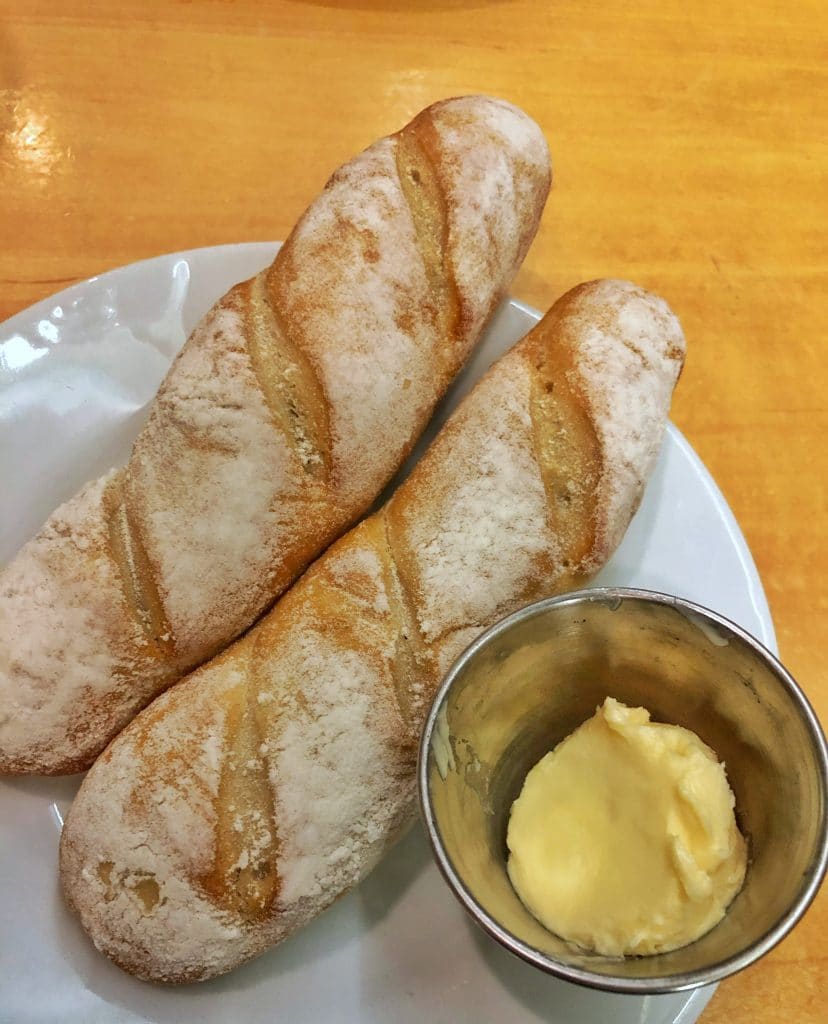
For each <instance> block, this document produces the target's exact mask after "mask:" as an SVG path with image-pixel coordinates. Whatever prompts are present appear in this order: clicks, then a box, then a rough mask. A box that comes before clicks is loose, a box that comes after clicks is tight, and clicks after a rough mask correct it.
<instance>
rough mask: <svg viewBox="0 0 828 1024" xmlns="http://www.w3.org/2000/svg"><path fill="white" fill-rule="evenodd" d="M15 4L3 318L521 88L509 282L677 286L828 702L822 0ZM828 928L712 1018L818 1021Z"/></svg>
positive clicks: (770, 586) (722, 442)
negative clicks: (518, 194) (470, 103)
mask: <svg viewBox="0 0 828 1024" xmlns="http://www.w3.org/2000/svg"><path fill="white" fill-rule="evenodd" d="M398 7H399V8H403V7H411V8H415V11H414V13H411V12H408V11H404V10H402V9H397V8H398ZM0 10H1V11H2V12H3V18H2V21H0V75H2V78H1V79H0V88H2V99H3V105H2V114H1V115H0V117H2V120H1V121H0V129H2V130H1V131H0V232H2V243H3V244H2V245H0V284H2V287H1V288H0V319H3V318H5V317H6V316H9V315H11V314H12V313H14V312H16V311H17V310H19V309H22V308H23V307H25V306H27V305H28V304H30V303H32V302H34V301H35V300H37V299H40V298H42V297H44V296H46V295H48V294H49V293H51V292H54V291H57V290H59V289H61V288H63V287H64V286H66V285H68V284H70V283H72V282H74V281H77V280H80V279H82V278H85V277H88V276H89V275H91V274H95V273H97V272H99V271H102V270H106V269H108V268H110V267H115V266H117V265H119V264H122V263H128V262H131V261H133V260H137V259H141V258H142V257H146V256H152V255H155V254H158V253H163V252H167V251H170V250H176V249H187V248H192V247H194V246H201V245H212V244H215V243H220V242H232V241H243V240H254V239H274V238H284V237H285V236H286V234H287V233H288V231H289V230H290V227H291V225H292V224H293V222H294V220H295V218H296V217H297V215H298V213H299V212H300V211H301V210H302V209H303V207H304V206H305V204H306V203H307V202H308V201H309V200H310V199H311V197H312V196H313V195H314V194H315V193H316V192H317V190H318V189H319V187H320V186H321V184H322V183H323V181H324V180H325V178H326V177H327V175H328V173H329V172H330V170H332V169H333V168H334V167H336V166H337V165H338V164H339V163H340V162H342V161H343V160H344V159H346V158H347V157H348V156H349V155H351V154H352V153H353V152H355V151H356V150H358V149H360V148H362V147H363V146H364V145H367V144H368V143H369V142H371V141H373V140H374V139H375V138H376V137H378V136H380V135H384V134H387V133H388V132H389V131H392V130H395V129H396V128H397V127H399V126H401V125H402V124H403V123H404V122H405V121H407V120H408V119H409V117H410V116H411V115H412V114H413V113H414V112H415V111H416V110H418V109H419V108H420V107H422V106H425V105H426V104H428V103H429V102H431V101H433V100H435V99H438V98H440V97H444V96H451V95H456V94H458V93H465V92H490V93H495V94H500V95H502V96H505V97H508V98H509V99H511V100H513V101H514V102H516V103H518V104H519V105H520V106H522V107H524V108H525V109H526V110H527V111H528V112H529V113H530V114H531V115H532V116H533V117H535V118H536V119H537V120H538V121H539V122H540V124H541V125H542V127H543V129H544V130H545V132H546V135H547V137H548V139H549V142H550V145H551V148H552V152H553V155H554V158H555V167H556V183H555V188H554V191H553V194H552V196H551V199H550V202H549V204H548V207H547V210H546V214H545V216H544V221H543V226H542V228H541V231H540V234H539V236H538V238H537V241H536V242H535V245H534V247H533V249H532V251H531V253H530V254H529V257H528V259H527V261H526V264H525V266H524V268H523V270H522V271H521V273H520V276H519V277H518V279H517V281H516V283H515V286H514V289H513V291H514V293H515V294H516V295H518V296H520V297H521V298H523V299H525V300H526V301H528V302H530V303H532V304H534V305H535V306H538V307H540V308H546V307H547V306H548V305H549V304H550V303H551V302H552V301H553V299H555V298H556V297H557V296H558V295H559V294H561V293H562V292H563V291H564V290H566V289H567V288H569V287H570V286H571V285H573V284H575V283H576V282H578V281H581V280H585V279H589V278H594V277H599V276H623V277H630V278H633V279H634V280H636V281H638V282H639V283H641V284H643V285H645V286H647V287H651V288H654V289H656V290H657V291H659V292H661V293H662V294H664V295H665V296H666V297H667V298H668V300H669V301H670V303H671V304H672V306H673V308H674V309H675V310H676V311H677V312H678V314H679V315H680V317H681V319H682V321H683V323H684V327H685V330H686V334H687V337H688V340H689V358H688V363H687V367H686V370H685V373H684V376H683V379H682V381H681V384H680V387H679V389H678V392H677V395H676V399H675V403H674V406H673V417H674V419H675V421H676V422H677V424H678V425H679V427H680V428H681V429H682V430H683V431H684V433H685V434H686V435H687V437H688V438H689V439H690V441H691V442H692V444H693V446H694V447H695V448H696V450H697V451H698V452H699V454H700V455H701V457H702V459H703V460H704V462H705V463H706V464H707V466H708V467H709V468H710V470H711V472H712V473H713V476H714V477H715V478H716V480H717V481H718V483H719V485H720V486H721V488H722V489H723V491H724V493H725V496H726V497H727V500H728V501H729V502H730V505H731V507H732V508H733V510H734V512H735V514H736V516H737V518H738V520H739V522H740V523H741V525H742V528H743V529H744V532H745V534H746V536H747V539H748V542H749V544H750V546H751V548H752V550H753V553H754V556H755V559H756V562H757V564H758V567H759V571H760V573H761V575H762V579H763V581H764V584H765V588H766V591H767V594H768V598H769V601H770V605H771V609H772V612H773V615H774V619H775V623H776V628H777V632H778V637H779V645H780V648H781V653H782V657H783V659H784V660H785V662H786V663H787V664H788V666H789V667H790V669H791V670H792V671H793V673H794V675H795V676H797V678H798V679H799V680H800V682H801V684H802V686H803V687H804V689H805V690H806V692H807V693H808V695H809V697H810V698H811V700H812V702H813V703H814V705H815V707H816V709H817V712H818V713H819V714H820V715H821V717H822V719H823V721H824V722H828V675H826V673H825V671H824V666H823V664H822V658H823V656H824V647H825V640H826V629H825V622H826V617H828V596H826V595H827V594H828V590H826V588H825V587H824V586H823V583H824V577H825V576H826V572H827V571H828V557H826V552H825V530H826V522H827V521H828V514H827V513H826V477H827V476H828V474H827V473H826V470H828V461H826V454H825V453H826V435H828V415H826V408H828V400H827V399H826V385H828V379H827V378H826V371H825V364H826V355H828V346H827V345H826V341H825V333H824V332H825V324H824V318H825V311H826V306H825V282H826V245H825V223H826V213H828V210H826V139H828V119H827V118H826V91H825V85H826V70H825V69H826V57H828V53H827V52H826V47H825V44H824V41H823V40H824V35H823V34H821V32H820V29H821V27H824V16H825V10H824V6H823V4H822V3H820V2H818V0H797V3H795V4H793V3H790V2H789V0H784V2H783V0H765V2H759V3H754V4H750V5H747V4H727V3H722V2H721V0H715V2H714V0H700V2H697V3H694V4H689V3H686V2H679V0H639V2H638V3H636V4H632V5H630V4H620V3H618V4H611V3H600V2H590V0H580V2H572V0H561V2H556V3H549V2H544V0H536V2H528V0H526V2H523V0H522V2H499V3H498V2H485V0H453V2H452V0H444V2H439V0H422V2H420V3H414V2H412V3H410V4H407V5H402V4H400V5H397V4H394V3H386V2H382V0H350V2H338V3H337V2H333V0H331V2H329V3H324V2H322V0H305V2H298V0H297V2H292V3H288V2H275V0H269V2H267V3H253V2H250V0H239V2H236V3H228V2H220V0H214V2H211V3H197V2H196V3H172V2H170V0H160V2H156V0H122V2H120V3H117V4H116V3H114V2H112V3H106V2H105V0H97V2H96V0H83V2H79V0H61V2H57V0H53V2H51V3H39V2H34V0H14V2H11V0H0ZM826 933H828V891H824V892H823V893H822V894H821V896H820V897H818V899H817V901H816V903H815V904H814V906H813V908H812V909H811V911H810V912H809V914H808V916H807V917H806V918H805V920H804V921H803V923H802V924H801V925H800V926H799V927H798V928H797V929H796V930H795V932H794V933H793V935H792V936H790V937H789V938H788V939H787V940H786V941H785V942H783V943H782V944H781V945H780V946H779V947H778V948H777V949H776V950H774V952H773V953H771V954H770V955H769V956H768V957H766V958H765V959H764V960H763V961H762V962H761V963H759V964H758V965H756V966H754V967H753V968H751V969H749V970H747V971H745V972H744V973H743V974H741V975H740V976H737V977H735V978H733V979H731V980H729V981H727V982H726V983H724V984H723V985H722V986H721V987H720V989H719V991H718V993H717V995H716V996H715V997H714V999H713V1001H712V1003H711V1004H710V1006H709V1008H708V1009H707V1010H706V1012H705V1014H704V1016H703V1021H704V1022H705V1024H721V1022H725V1021H726V1022H727V1024H742V1022H745V1024H747V1022H750V1024H762V1022H769V1021H777V1020H784V1021H796V1022H798V1024H807V1022H809V1021H813V1022H816V1021H818V1020H819V1021H822V1020H824V1019H825V1017H824V1013H825V1008H824V1002H825V996H826V995H828V992H826V982H825V980H824V979H825V973H824V972H825V971H826V956H825V943H824V938H825V936H826ZM820 989H822V992H820ZM820 996H822V998H820Z"/></svg>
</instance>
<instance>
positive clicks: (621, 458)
mask: <svg viewBox="0 0 828 1024" xmlns="http://www.w3.org/2000/svg"><path fill="white" fill-rule="evenodd" d="M683 358H684V339H683V336H682V332H681V328H680V326H679V324H678V321H677V320H676V318H675V317H674V316H673V314H672V313H671V312H670V310H669V308H668V307H667V306H666V304H665V303H664V302H663V301H662V300H661V299H658V298H657V297H655V296H653V295H651V294H649V293H647V292H645V291H643V290H641V289H640V288H637V287H635V286H634V285H631V284H628V283H626V282H619V281H598V282H593V283H591V284H587V285H581V286H580V287H578V288H576V289H574V290H573V291H572V292H570V293H568V294H567V295H565V296H564V297H563V298H562V299H560V300H559V301H558V302H557V303H556V304H555V305H554V306H553V308H552V309H551V310H550V312H549V313H548V314H547V315H546V317H544V319H543V320H542V321H541V323H540V324H539V325H538V326H537V327H536V328H535V329H534V330H533V331H532V332H530V334H529V335H528V336H527V337H526V338H525V339H524V340H523V341H522V342H520V343H519V344H518V345H517V346H516V347H515V348H514V349H513V350H512V351H511V352H509V353H507V354H506V355H505V356H503V357H502V358H501V359H500V360H499V361H498V362H497V363H496V364H495V365H494V366H493V367H492V368H491V369H490V371H489V372H488V373H487V374H486V376H485V377H484V378H483V379H482V380H481V381H480V382H479V383H478V385H477V386H476V387H475V389H474V390H473V391H472V393H471V394H470V395H469V396H468V397H467V398H466V399H465V401H464V402H463V403H462V404H461V406H460V407H459V408H458V409H457V411H456V412H455V413H454V415H453V416H452V417H451V418H450V419H449V421H448V423H447V424H446V426H445V427H444V428H443V430H442V431H441V432H440V434H439V435H438V437H437V439H436V440H435V442H434V443H433V445H432V446H431V448H430V449H429V450H428V452H427V453H426V455H425V456H424V457H423V458H422V459H421V461H420V462H419V463H418V465H417V466H416V467H415V469H414V471H413V472H412V474H411V476H410V477H409V478H408V480H407V481H406V482H405V483H404V484H402V486H401V487H400V488H399V490H398V491H397V492H396V493H395V494H394V496H393V497H392V498H391V499H390V500H389V501H388V502H387V504H386V505H385V506H384V507H383V508H382V509H381V510H380V511H379V512H378V513H376V514H375V515H373V516H371V517H370V518H368V519H366V520H365V521H364V522H362V523H361V524H360V525H359V526H357V527H356V528H355V529H353V530H352V531H351V532H350V533H349V534H348V535H347V536H345V537H344V538H342V539H341V540H339V541H338V542H337V543H336V544H334V546H333V547H331V548H330V549H329V550H328V551H327V552H326V553H325V554H324V555H323V556H322V557H321V558H320V559H319V560H318V561H317V562H315V563H314V564H313V565H312V566H311V568H310V569H309V570H308V571H307V572H306V573H305V575H304V576H303V577H302V578H301V579H300V580H299V581H298V583H296V584H295V585H294V586H293V588H292V589H291V590H289V591H288V592H287V594H286V595H285V596H284V597H283V598H282V599H281V600H280V601H279V602H278V603H277V605H276V606H275V607H274V608H273V609H272V610H271V611H270V612H269V613H268V614H267V615H266V616H265V617H264V618H263V619H262V620H261V621H260V622H259V623H258V624H257V625H256V627H254V629H253V630H251V631H250V632H249V633H248V634H246V635H245V636H244V637H243V638H242V639H241V640H239V641H238V642H237V643H236V644H235V645H233V646H232V647H230V648H229V649H228V650H226V651H225V652H223V653H222V654H221V655H219V656H218V657H217V658H215V659H214V660H213V661H212V662H209V663H208V664H206V665H204V666H203V667H202V668H200V669H198V670H197V671H196V672H194V673H193V674H192V675H191V676H189V677H188V678H187V679H185V680H184V681H182V682H181V683H179V684H178V685H177V686H175V687H173V688H172V689H171V690H169V691H168V692H167V693H165V694H163V695H162V696H161V697H159V698H158V699H157V700H156V701H155V703H153V704H152V705H151V706H150V707H149V708H148V709H147V710H146V711H144V712H143V713H142V714H141V715H139V717H138V718H136V719H135V721H134V722H132V724H131V725H130V726H128V727H127V728H126V729H125V730H124V732H123V733H122V734H121V735H120V736H119V737H118V738H117V739H116V740H115V741H114V742H113V743H112V744H111V745H110V747H109V748H108V749H107V750H106V751H105V752H104V754H103V755H102V756H101V757H100V758H99V759H98V761H97V762H96V764H95V765H94V766H93V768H92V770H91V771H90V772H89V774H88V776H87V777H86V779H85V781H84V782H83V784H82V786H81V788H80V791H79V793H78V796H77V798H76V800H75V802H74V804H73V806H72V808H71V810H70V812H69V814H68V816H67V818H66V822H65V825H64V830H63V836H62V840H61V858H60V862H61V878H62V884H63V889H64V893H65V895H66V898H67V900H68V902H69V904H70V906H71V907H72V908H73V909H74V910H75V911H76V912H77V913H78V914H79V916H80V919H81V922H82V924H83V926H84V928H85V929H86V930H87V932H88V933H89V935H90V936H91V938H92V940H93V941H94V943H95V945H96V946H97V947H98V949H100V950H101V951H102V952H103V953H105V954H106V955H107V956H109V957H110V958H111V959H112V960H114V961H115V962H116V963H117V964H119V965H120V966H121V967H123V968H125V969H126V970H128V971H130V972H132V973H133V974H136V975H138V976H139V977H142V978H147V979H151V980H155V981H178V982H180V981H192V980H201V979H205V978H210V977H213V976H215V975H217V974H221V973H223V972H225V971H228V970H231V969H232V968H233V967H235V966H237V965H238V964H240V963H242V962H244V961H245V960H247V959H249V958H250V957H253V956H255V955H257V954H258V953H261V952H262V951H263V950H265V949H267V948H268V947H269V946H271V945H273V944H274V943H276V942H279V941H280V940H282V939H284V938H285V937H286V936H288V935H290V934H291V933H292V932H294V931H295V930H296V929H298V928H300V927H301V926H302V925H304V924H306V923H307V922H308V921H310V920H311V919H312V918H313V917H315V916H316V915H317V914H319V913H320V912H321V911H322V910H324V909H325V907H327V906H329V905H330V904H331V903H332V902H333V900H335V899H336V898H337V897H338V896H340V895H341V894H342V893H344V892H346V891H347V890H348V889H350V888H351V887H352V886H354V885H356V884H357V883H358V882H359V881H361V880H362V879H363V878H364V877H365V876H366V875H367V874H368V872H369V871H370V870H371V869H372V867H373V866H374V865H375V864H376V863H377V861H378V860H379V859H380V857H381V856H382V854H383V853H384V852H385V851H386V850H387V849H388V847H389V846H390V845H391V844H392V843H393V841H394V840H395V838H396V837H397V836H398V835H399V834H400V832H401V830H402V829H403V828H404V827H405V825H406V824H407V823H408V821H409V820H410V818H411V812H412V809H413V803H414V801H413V798H414V794H415V786H416V780H415V774H416V773H415V761H416V748H417V739H418V736H419V732H420V729H421V727H422V723H423V720H424V718H425V715H426V713H427V709H428V706H429V704H430V701H431V699H432V698H433V695H434V693H435V692H436V689H437V687H438V685H439V682H440V679H441V678H442V676H443V674H444V673H445V671H446V670H447V669H448V667H449V666H450V664H451V663H452V661H453V660H454V659H455V658H456V656H457V655H458V654H459V653H460V652H461V651H462V650H463V648H464V647H465V646H466V645H467V644H468V643H469V642H470V641H471V640H472V639H473V638H474V637H475V636H477V635H478V634H479V633H480V632H481V631H482V630H484V629H485V628H487V627H488V626H489V625H491V624H492V623H493V622H494V621H496V620H497V619H498V618H499V617H501V616H503V615H505V614H507V613H509V612H511V611H513V610H514V609H515V608H517V607H519V606H521V605H523V604H525V603H526V602H528V601H531V600H533V599H536V598H539V597H541V596H545V595H550V594H554V593H557V592H560V591H562V590H566V589H569V588H571V587H572V586H577V585H579V584H581V583H582V582H583V581H584V580H585V579H586V578H588V577H589V576H591V575H592V574H593V573H594V572H596V571H597V570H598V569H599V568H600V567H601V566H602V565H603V564H604V563H605V561H606V560H607V559H608V558H609V556H610V555H611V554H612V552H613V550H614V549H615V547H616V546H617V544H618V543H619V541H620V540H621V538H622V536H623V534H624V531H625V530H626V528H627V525H628V523H629V521H630V519H631V517H632V515H633V514H634V512H635V509H636V508H637V506H638V503H639V501H640V499H641V496H642V493H643V490H644V486H645V483H646V480H647V478H648V476H649V474H650V473H651V471H652V469H653V466H654V464H655V460H656V457H657V455H658V451H659V447H660V444H661V440H662V436H663V432H664V428H665V425H666V421H667V414H668V409H669V404H670V398H671V395H672V391H673V388H674V386H675V383H676V380H677V379H678V376H679V373H680V371H681V367H682V363H683Z"/></svg>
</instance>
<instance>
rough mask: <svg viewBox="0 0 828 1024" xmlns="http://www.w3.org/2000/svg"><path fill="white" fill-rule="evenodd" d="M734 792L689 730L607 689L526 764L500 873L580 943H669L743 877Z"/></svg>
mask: <svg viewBox="0 0 828 1024" xmlns="http://www.w3.org/2000/svg"><path fill="white" fill-rule="evenodd" d="M734 803H735V801H734V797H733V792H732V791H731V789H730V786H729V785H728V781H727V777H726V775H725V769H724V765H722V764H720V763H719V761H718V759H717V758H716V755H715V753H714V752H713V751H712V750H711V749H710V748H709V747H708V746H707V745H706V744H705V743H703V742H702V741H701V740H700V739H699V737H698V736H696V734H695V733H693V732H690V730H688V729H684V728H681V727H680V726H676V725H662V724H659V723H655V722H651V721H650V713H649V712H648V711H647V710H645V709H644V708H628V707H626V706H625V705H624V704H621V703H619V702H618V701H616V700H614V699H613V698H612V697H607V699H606V700H605V701H604V704H603V705H602V706H601V707H599V708H598V709H597V711H596V713H595V715H594V716H593V717H592V718H590V719H589V720H588V721H587V722H584V723H583V725H581V726H580V727H579V728H578V729H576V730H575V731H574V732H573V733H572V734H571V735H569V736H568V737H567V738H566V739H565V740H563V741H562V742H561V743H559V744H558V746H557V747H556V748H555V749H554V750H553V751H551V753H549V754H547V755H546V756H545V757H543V758H542V759H541V760H540V761H539V762H538V763H537V764H536V765H535V766H534V768H532V770H531V771H530V772H529V774H528V775H527V777H526V780H525V782H524V785H523V789H522V791H521V793H520V796H519V797H518V798H517V800H515V802H514V804H513V805H512V811H511V817H510V819H509V828H508V834H507V845H508V847H509V851H510V852H509V861H508V871H509V878H510V879H511V882H512V885H513V886H514V888H515V890H516V891H517V894H518V896H519V897H520V898H521V900H522V901H523V903H524V904H525V906H526V907H527V908H528V909H529V910H530V911H531V913H532V914H533V915H534V916H535V917H536V918H537V919H538V920H539V921H540V922H541V923H542V924H543V925H544V926H545V927H546V928H548V929H549V930H550V931H552V932H554V933H555V934H557V935H559V936H561V937H562V938H564V939H567V940H569V941H571V942H575V943H577V944H578V945H579V946H582V947H583V948H585V949H588V950H593V951H595V952H596V953H600V954H603V955H605V956H625V955H642V954H653V953H663V952H667V951H668V950H672V949H678V948H680V947H681V946H685V945H687V944H688V943H690V942H693V941H694V940H695V939H697V938H699V937H701V936H702V935H704V934H705V933H706V932H708V931H709V930H710V929H711V928H712V927H713V926H714V925H716V924H717V923H718V922H719V921H720V920H721V919H722V917H723V916H724V914H725V911H726V910H727V907H728V905H729V904H730V902H731V901H732V899H733V898H734V896H735V895H736V894H737V893H738V891H739V889H740V888H741V886H742V882H743V881H744V877H745V870H746V866H747V850H746V844H745V840H744V838H743V837H742V835H741V834H740V832H739V830H738V828H737V825H736V819H735V815H734V810H733V809H734Z"/></svg>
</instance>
